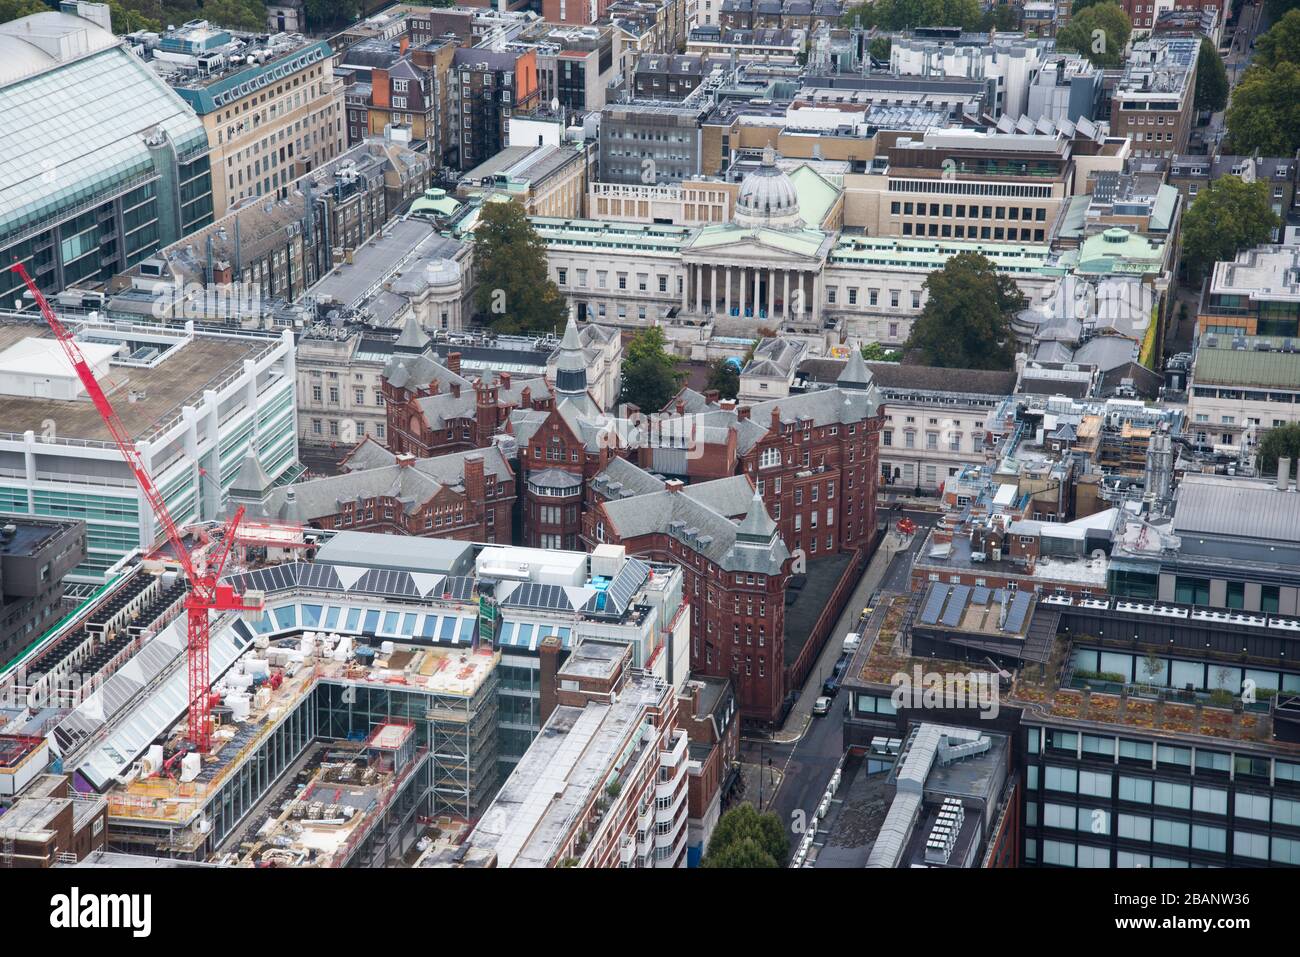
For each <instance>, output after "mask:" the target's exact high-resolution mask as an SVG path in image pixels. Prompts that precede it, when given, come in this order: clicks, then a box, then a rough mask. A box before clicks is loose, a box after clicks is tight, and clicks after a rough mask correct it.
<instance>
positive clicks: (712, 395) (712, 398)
mask: <svg viewBox="0 0 1300 957" xmlns="http://www.w3.org/2000/svg"><path fill="white" fill-rule="evenodd" d="M704 398H705V401H707V402H717V401H718V390H717V389H708V390H706V391H705V393H704Z"/></svg>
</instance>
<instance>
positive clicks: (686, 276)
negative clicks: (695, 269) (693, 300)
mask: <svg viewBox="0 0 1300 957" xmlns="http://www.w3.org/2000/svg"><path fill="white" fill-rule="evenodd" d="M690 279H691V267H690V264H689V263H683V264H682V312H685V311H686V310H687V309H689V308H690V299H688V298H687V297H688V296H689V295H690V288H691V282H690Z"/></svg>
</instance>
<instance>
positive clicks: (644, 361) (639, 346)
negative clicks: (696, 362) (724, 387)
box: [619, 326, 685, 412]
mask: <svg viewBox="0 0 1300 957" xmlns="http://www.w3.org/2000/svg"><path fill="white" fill-rule="evenodd" d="M667 342H668V340H667V339H666V338H665V337H664V331H663V330H662V329H660V328H659V327H658V326H648V327H646V328H645V329H642V330H641V331H640V332H638V333H637V334H636V335H635V336H633V337H632V339H631V341H630V342H628V344H627V348H626V349H624V350H623V391H622V393H621V394H620V396H619V401H620V402H630V403H632V404H633V405H635V406H636V407H637V408H638V409H641V410H642V411H643V412H658V411H660V410H661V409H663V407H664V406H666V405H667V404H668V403H669V402H670V401H672V398H673V396H675V395H676V394H677V390H678V389H679V388H680V387H681V383H682V379H684V378H685V376H683V375H682V373H681V372H679V371H678V369H677V363H676V362H675V361H674V359H673V357H672V356H671V355H669V353H668V350H667V348H666V345H667Z"/></svg>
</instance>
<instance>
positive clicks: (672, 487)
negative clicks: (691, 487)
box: [664, 479, 683, 492]
mask: <svg viewBox="0 0 1300 957" xmlns="http://www.w3.org/2000/svg"><path fill="white" fill-rule="evenodd" d="M682 484H683V483H682V480H681V479H669V480H668V481H667V482H665V483H664V488H666V489H667V490H668V491H670V492H680V491H681V490H682Z"/></svg>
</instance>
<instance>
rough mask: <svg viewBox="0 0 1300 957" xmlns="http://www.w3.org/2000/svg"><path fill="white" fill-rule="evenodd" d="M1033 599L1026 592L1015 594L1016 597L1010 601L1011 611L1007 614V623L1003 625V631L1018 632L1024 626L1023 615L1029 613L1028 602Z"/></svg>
mask: <svg viewBox="0 0 1300 957" xmlns="http://www.w3.org/2000/svg"><path fill="white" fill-rule="evenodd" d="M1032 599H1033V595H1031V594H1030V593H1029V592H1027V591H1019V592H1016V597H1015V598H1013V599H1011V609H1010V610H1009V611H1008V612H1007V622H1006V624H1005V625H1003V626H1002V627H1003V630H1004V631H1012V632H1018V631H1020V629H1021V628H1023V627H1024V625H1025V614H1026V613H1027V612H1028V611H1029V602H1030V601H1031V600H1032Z"/></svg>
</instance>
